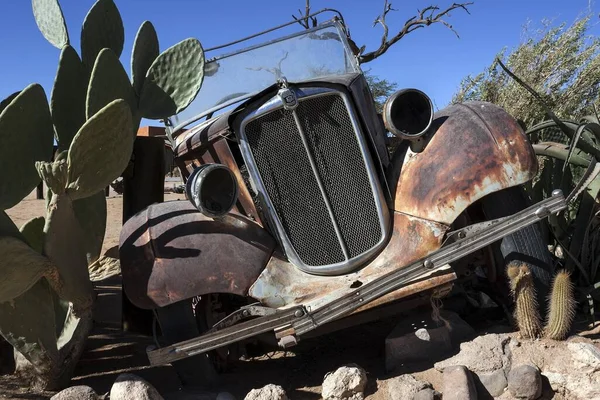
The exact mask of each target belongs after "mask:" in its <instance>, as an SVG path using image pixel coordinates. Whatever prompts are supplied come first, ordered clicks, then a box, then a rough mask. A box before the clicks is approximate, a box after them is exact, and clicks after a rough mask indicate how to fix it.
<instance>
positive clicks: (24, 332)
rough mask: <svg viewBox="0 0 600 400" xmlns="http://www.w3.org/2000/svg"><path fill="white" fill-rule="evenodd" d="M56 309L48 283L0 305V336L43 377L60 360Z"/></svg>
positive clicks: (37, 284)
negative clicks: (55, 319) (55, 318)
mask: <svg viewBox="0 0 600 400" xmlns="http://www.w3.org/2000/svg"><path fill="white" fill-rule="evenodd" d="M53 307H54V305H53V302H52V291H51V290H50V288H49V286H48V283H47V282H46V281H45V280H44V279H41V280H40V281H39V282H38V283H36V284H35V285H34V286H33V287H32V288H31V289H29V290H28V291H27V292H25V293H24V294H23V295H21V296H19V297H17V298H16V299H14V300H13V301H12V302H7V303H0V333H2V336H4V338H5V339H6V340H7V341H8V342H9V343H10V344H11V345H13V346H14V347H15V349H17V350H18V351H19V352H20V353H21V354H23V355H24V356H25V357H26V358H27V360H29V361H30V362H31V363H32V364H33V365H34V367H35V368H36V370H37V371H38V373H40V374H42V376H43V375H44V374H45V373H47V372H48V371H49V369H50V368H51V365H52V364H53V363H55V362H56V361H57V359H58V350H57V347H56V334H55V332H56V327H55V321H54V309H53Z"/></svg>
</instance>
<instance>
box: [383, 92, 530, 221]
mask: <svg viewBox="0 0 600 400" xmlns="http://www.w3.org/2000/svg"><path fill="white" fill-rule="evenodd" d="M433 126H435V127H437V129H436V131H435V133H434V134H433V136H432V138H431V140H430V141H429V143H428V144H427V147H426V148H425V150H424V151H423V152H422V153H418V154H415V153H412V152H410V151H408V152H407V153H406V155H405V156H404V157H398V158H395V160H394V162H395V165H394V169H395V170H397V171H398V170H399V171H400V172H399V177H398V179H397V181H396V182H391V183H392V184H393V185H392V187H394V185H395V187H396V192H395V200H394V209H395V210H396V211H400V212H403V213H406V214H409V215H414V216H418V217H420V218H424V219H428V220H431V221H437V222H441V223H444V224H451V223H452V222H453V221H454V220H455V219H456V217H458V215H459V214H460V213H461V212H462V211H464V210H465V209H466V208H467V207H468V206H469V205H470V204H472V203H473V202H475V201H477V200H479V199H480V198H482V197H484V196H485V195H487V194H490V193H492V192H495V191H498V190H502V189H505V188H508V187H511V186H516V185H518V184H522V183H525V182H527V181H529V180H531V179H532V178H533V177H534V176H535V173H536V172H537V159H536V157H535V153H534V151H533V148H532V146H531V144H530V143H529V141H528V140H527V137H526V136H525V133H524V132H523V130H522V129H521V127H520V126H519V125H518V123H517V122H516V121H515V120H514V119H513V118H512V117H511V116H510V115H508V114H507V113H506V112H505V111H504V110H502V109H501V108H500V107H497V106H495V105H492V104H489V103H483V102H470V103H466V104H457V105H453V106H450V107H448V108H446V109H444V110H442V111H440V112H438V113H436V115H435V118H434V122H433ZM391 175H392V176H394V175H395V176H398V173H396V174H393V173H392V174H391Z"/></svg>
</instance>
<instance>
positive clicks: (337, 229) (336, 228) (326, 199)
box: [292, 110, 350, 260]
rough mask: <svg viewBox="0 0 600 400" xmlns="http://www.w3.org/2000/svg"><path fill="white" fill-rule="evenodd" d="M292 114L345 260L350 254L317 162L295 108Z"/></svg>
mask: <svg viewBox="0 0 600 400" xmlns="http://www.w3.org/2000/svg"><path fill="white" fill-rule="evenodd" d="M292 115H293V116H294V121H295V122H296V126H297V127H298V132H299V133H300V140H302V144H303V145H304V150H306V156H307V157H308V162H309V163H310V167H311V168H312V170H313V174H315V180H316V181H317V186H319V190H320V191H321V196H323V201H324V202H325V207H326V208H327V212H328V213H329V218H330V219H331V224H332V225H333V230H334V231H335V234H336V236H337V238H338V242H340V247H341V248H342V253H344V257H346V260H349V259H350V254H349V253H348V247H347V246H346V242H345V241H344V238H343V237H342V232H341V231H340V226H339V225H338V222H337V219H336V218H335V215H334V214H333V207H331V203H330V202H329V197H327V193H326V192H325V186H323V181H322V180H321V175H320V174H319V171H318V169H317V163H315V159H314V158H313V155H312V153H311V152H310V147H309V146H308V141H307V140H306V133H305V132H304V129H303V128H302V123H301V122H300V118H298V113H297V112H296V110H294V111H292Z"/></svg>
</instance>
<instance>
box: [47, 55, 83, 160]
mask: <svg viewBox="0 0 600 400" xmlns="http://www.w3.org/2000/svg"><path fill="white" fill-rule="evenodd" d="M87 81H88V78H87V74H86V72H85V69H84V68H83V64H82V63H81V60H80V59H79V56H78V55H77V52H76V51H75V49H74V48H73V47H71V46H66V47H64V48H63V49H62V51H61V53H60V60H59V61H58V71H57V72H56V79H55V81H54V87H53V88H52V94H51V97H50V109H51V111H52V120H53V122H54V127H55V129H56V135H57V140H58V147H59V149H60V150H67V149H68V148H69V146H70V145H71V141H72V140H73V137H74V136H75V134H76V133H77V131H78V130H79V128H81V126H82V125H83V124H84V123H85V96H86V91H87Z"/></svg>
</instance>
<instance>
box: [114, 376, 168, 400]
mask: <svg viewBox="0 0 600 400" xmlns="http://www.w3.org/2000/svg"><path fill="white" fill-rule="evenodd" d="M110 400H163V397H162V396H161V395H160V394H159V393H158V391H157V390H156V389H155V388H154V386H152V385H151V384H149V383H148V382H146V381H145V380H144V379H142V378H140V377H139V376H137V375H133V374H121V375H119V376H118V377H117V380H116V381H115V383H114V384H113V385H112V388H111V389H110Z"/></svg>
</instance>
